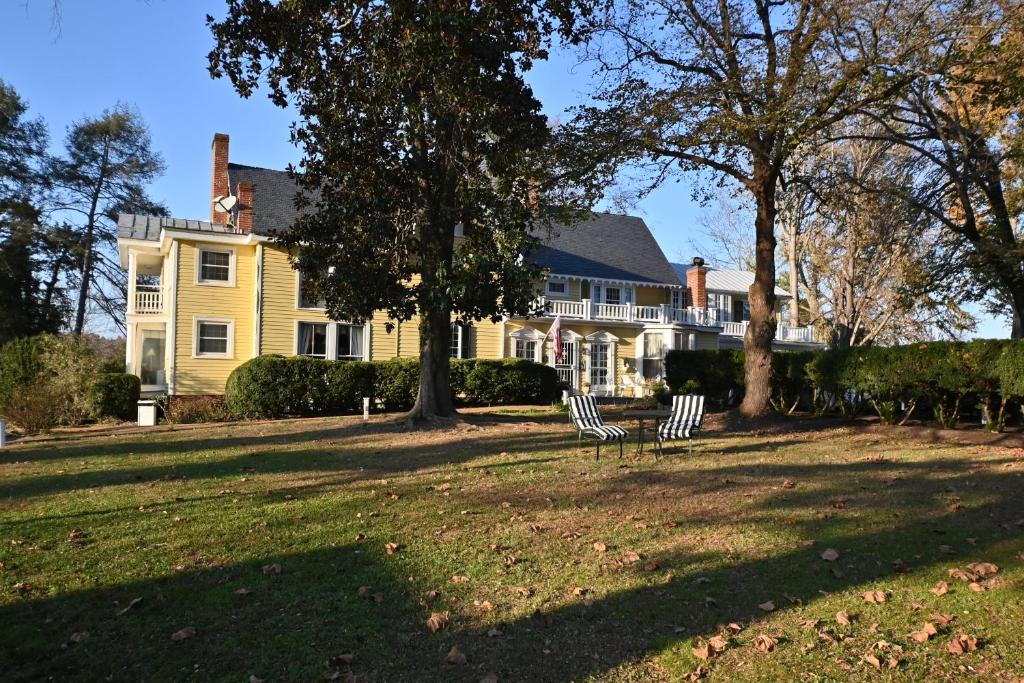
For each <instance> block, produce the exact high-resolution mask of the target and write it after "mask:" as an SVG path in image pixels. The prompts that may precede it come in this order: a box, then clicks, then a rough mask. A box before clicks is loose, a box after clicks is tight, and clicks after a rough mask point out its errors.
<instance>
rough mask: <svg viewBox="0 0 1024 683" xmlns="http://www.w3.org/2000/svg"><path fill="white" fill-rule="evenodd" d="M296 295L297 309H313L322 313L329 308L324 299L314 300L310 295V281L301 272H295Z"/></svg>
mask: <svg viewBox="0 0 1024 683" xmlns="http://www.w3.org/2000/svg"><path fill="white" fill-rule="evenodd" d="M295 282H296V288H297V291H296V294H295V301H296V304H295V305H296V307H297V308H305V309H313V310H318V311H322V310H324V309H325V308H327V302H326V301H324V300H323V299H314V298H313V296H312V295H311V294H310V293H309V291H308V290H309V286H308V279H307V278H306V276H305V275H303V273H302V271H301V270H297V271H295Z"/></svg>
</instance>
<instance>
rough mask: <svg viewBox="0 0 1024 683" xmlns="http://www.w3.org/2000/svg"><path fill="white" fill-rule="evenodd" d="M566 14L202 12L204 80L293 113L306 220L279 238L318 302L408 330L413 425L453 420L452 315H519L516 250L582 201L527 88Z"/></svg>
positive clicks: (503, 1)
mask: <svg viewBox="0 0 1024 683" xmlns="http://www.w3.org/2000/svg"><path fill="white" fill-rule="evenodd" d="M564 19H565V17H564V16H562V15H561V14H560V12H559V10H558V9H557V8H556V7H555V6H554V4H549V3H546V2H541V3H536V2H526V1H512V0H496V1H494V2H486V3H468V2H450V3H438V2H429V1H426V0H397V1H389V2H384V1H381V0H353V1H349V2H332V3H325V2H321V1H319V0H296V1H294V2H286V3H278V4H271V3H267V2H262V1H259V0H231V1H230V2H229V3H228V12H227V16H226V17H225V18H224V19H223V20H220V21H217V20H215V19H213V18H208V23H209V25H210V28H211V30H212V31H213V35H214V37H215V39H216V47H215V48H214V50H213V51H212V52H211V53H210V71H211V73H212V74H213V76H214V77H220V76H226V77H227V78H229V79H230V80H231V82H232V84H233V85H234V87H235V88H236V90H237V91H238V92H239V93H240V94H241V95H242V96H245V97H248V96H249V95H251V94H252V93H253V92H254V91H255V90H256V89H257V88H258V87H260V86H266V87H267V88H268V89H269V93H270V98H271V99H272V100H273V101H274V102H275V103H276V104H278V105H280V106H288V105H291V106H294V107H295V109H296V110H297V112H298V115H299V119H298V121H297V122H296V123H295V124H294V126H293V129H292V139H293V141H294V142H295V143H296V144H297V145H298V146H299V147H300V149H301V150H302V161H301V163H300V164H299V166H298V168H293V169H291V171H292V172H293V174H294V176H295V178H296V179H297V181H298V182H299V184H300V186H301V188H302V190H303V192H302V196H301V197H299V198H298V202H299V205H300V207H301V208H302V209H303V211H302V212H301V216H300V218H299V219H298V220H297V221H296V223H295V225H294V226H292V227H291V229H290V230H289V231H288V232H286V233H284V234H282V235H280V237H279V239H280V242H281V243H282V244H284V245H286V246H288V247H291V248H293V249H294V250H295V251H294V252H293V253H297V255H298V258H299V268H300V269H301V270H302V272H303V273H304V274H305V275H307V276H308V279H309V281H310V288H311V290H312V291H313V293H314V294H317V295H319V296H321V297H322V298H323V299H325V300H326V306H327V310H328V312H329V314H330V315H331V316H332V317H333V318H335V319H348V320H363V319H366V318H368V317H370V316H371V315H374V314H375V313H379V312H383V313H385V314H386V315H387V316H388V317H389V318H391V319H393V320H399V321H405V320H413V319H415V320H418V323H417V324H418V328H419V345H420V349H419V350H420V383H419V393H418V395H417V399H416V403H415V407H414V408H413V410H412V413H411V415H410V417H411V418H413V419H415V420H422V419H431V418H434V417H438V416H449V415H452V414H453V413H454V409H453V405H452V400H451V393H450V388H449V359H448V356H449V345H450V334H451V325H452V320H453V317H456V318H458V319H460V320H461V322H463V323H469V322H471V321H474V320H482V319H485V318H491V319H493V320H497V319H498V318H499V317H500V316H501V315H503V314H517V313H526V312H527V311H528V310H529V309H530V307H531V305H532V304H531V302H532V300H533V286H534V285H533V283H534V278H535V277H536V275H537V273H536V271H535V270H534V269H532V268H531V267H530V266H529V264H528V261H527V260H525V259H524V255H525V254H526V253H527V252H528V251H529V249H530V247H531V246H532V245H533V243H534V242H535V239H536V236H537V235H540V234H543V231H544V230H545V229H547V228H549V227H551V226H552V225H555V224H557V223H562V222H567V221H571V220H575V219H577V218H579V217H580V215H581V212H582V209H583V208H584V207H587V206H589V203H590V194H591V188H590V187H589V185H588V184H587V183H586V181H585V179H584V178H583V177H582V176H581V175H580V174H579V173H577V172H576V171H574V170H571V169H575V168H581V167H584V165H583V164H577V163H572V162H570V161H566V160H564V159H563V160H562V161H561V162H560V161H559V159H560V155H559V154H558V147H559V145H558V144H557V137H556V131H554V130H553V129H552V128H551V127H550V126H549V125H548V122H547V120H546V118H545V117H544V115H542V114H541V107H540V103H539V102H538V101H537V99H536V98H535V97H534V95H533V93H532V91H531V90H530V88H529V86H527V85H526V83H525V82H524V80H523V72H524V71H526V70H528V69H529V68H530V66H531V64H533V63H534V62H535V60H538V59H544V58H545V57H546V55H547V53H546V49H547V44H548V40H549V36H551V35H553V33H554V32H555V31H556V30H558V28H559V26H561V25H562V21H563V20H564ZM564 169H570V170H564Z"/></svg>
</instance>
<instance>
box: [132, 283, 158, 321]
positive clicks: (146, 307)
mask: <svg viewBox="0 0 1024 683" xmlns="http://www.w3.org/2000/svg"><path fill="white" fill-rule="evenodd" d="M163 299H164V297H163V293H162V292H159V291H152V290H148V289H138V290H136V291H135V312H136V313H138V314H142V315H146V314H154V313H163V310H164V306H163Z"/></svg>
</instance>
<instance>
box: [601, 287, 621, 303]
mask: <svg viewBox="0 0 1024 683" xmlns="http://www.w3.org/2000/svg"><path fill="white" fill-rule="evenodd" d="M604 302H605V303H606V304H621V303H622V289H621V288H619V287H605V288H604Z"/></svg>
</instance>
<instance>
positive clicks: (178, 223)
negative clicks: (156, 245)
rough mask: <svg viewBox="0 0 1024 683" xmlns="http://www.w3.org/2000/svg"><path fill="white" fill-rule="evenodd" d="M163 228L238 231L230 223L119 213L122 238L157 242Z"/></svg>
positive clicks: (118, 222)
mask: <svg viewBox="0 0 1024 683" xmlns="http://www.w3.org/2000/svg"><path fill="white" fill-rule="evenodd" d="M162 228H168V229H172V230H194V231H196V232H223V233H235V232H237V231H236V230H235V229H234V228H233V227H231V226H230V225H225V224H223V223H210V222H209V221H194V220H188V219H185V218H168V217H165V216H140V215H137V214H133V213H121V214H118V215H117V236H118V237H120V238H124V239H133V240H150V241H153V242H155V241H157V240H159V239H160V230H161V229H162Z"/></svg>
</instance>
